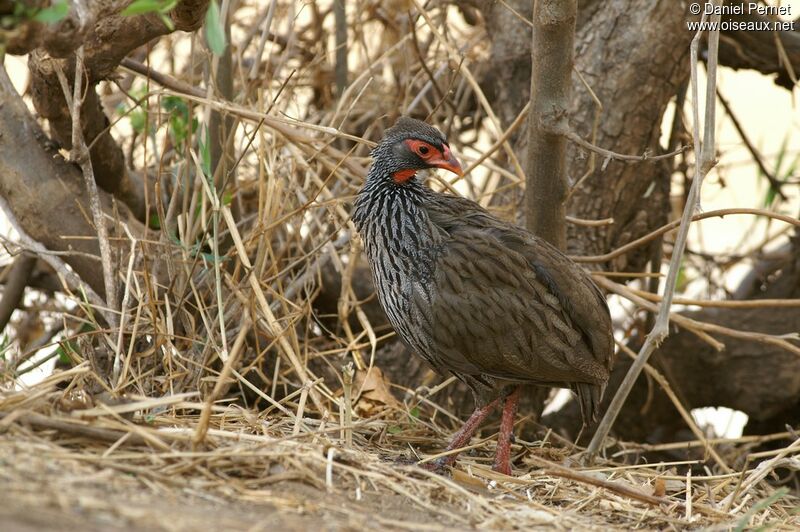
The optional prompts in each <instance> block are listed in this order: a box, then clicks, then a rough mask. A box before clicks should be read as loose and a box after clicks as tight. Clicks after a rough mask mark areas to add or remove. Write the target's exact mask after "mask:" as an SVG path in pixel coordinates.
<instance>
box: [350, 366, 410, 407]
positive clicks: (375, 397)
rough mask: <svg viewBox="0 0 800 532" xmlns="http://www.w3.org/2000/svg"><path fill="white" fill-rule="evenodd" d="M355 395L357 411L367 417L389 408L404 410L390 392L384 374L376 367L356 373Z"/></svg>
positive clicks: (354, 381) (354, 380)
mask: <svg viewBox="0 0 800 532" xmlns="http://www.w3.org/2000/svg"><path fill="white" fill-rule="evenodd" d="M359 393H360V395H358V394H359ZM353 395H354V396H356V397H357V401H356V404H355V410H357V411H358V412H360V413H362V414H364V415H367V416H368V415H370V414H373V413H375V411H376V410H382V409H383V407H387V406H388V407H393V408H402V405H401V404H400V402H399V401H398V400H397V399H395V397H394V396H393V395H392V393H391V392H390V391H389V384H388V382H387V380H386V377H384V375H383V372H382V371H381V370H380V369H379V368H376V367H372V368H371V369H369V370H367V371H364V370H359V371H356V374H355V378H354V379H353Z"/></svg>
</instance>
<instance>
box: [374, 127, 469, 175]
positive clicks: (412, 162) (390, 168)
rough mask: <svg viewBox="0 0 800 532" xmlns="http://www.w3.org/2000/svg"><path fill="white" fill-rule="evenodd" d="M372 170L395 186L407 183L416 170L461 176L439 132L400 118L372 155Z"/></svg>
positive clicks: (456, 161) (433, 128)
mask: <svg viewBox="0 0 800 532" xmlns="http://www.w3.org/2000/svg"><path fill="white" fill-rule="evenodd" d="M372 156H373V158H374V161H375V162H374V166H375V167H377V168H376V170H377V169H379V170H380V172H381V173H382V174H383V175H384V176H387V175H388V176H391V178H392V180H393V181H394V182H395V183H397V184H404V183H407V182H409V181H411V180H412V179H413V178H414V176H415V175H416V173H417V171H418V170H425V169H427V168H444V169H445V170H449V171H451V172H453V173H455V174H458V175H464V173H463V171H462V170H461V165H460V164H459V162H458V160H457V159H456V158H455V157H454V156H453V154H452V152H451V151H450V146H449V145H448V144H447V139H446V138H445V136H444V135H443V134H442V132H441V131H439V130H438V129H436V128H435V127H433V126H431V125H428V124H426V123H425V122H422V121H420V120H415V119H414V118H409V117H407V116H402V117H400V118H399V119H398V120H397V122H395V124H394V125H393V126H392V127H390V128H389V129H387V130H386V132H385V133H384V135H383V138H382V139H381V141H380V143H379V144H378V146H377V147H376V148H375V150H374V151H373V152H372Z"/></svg>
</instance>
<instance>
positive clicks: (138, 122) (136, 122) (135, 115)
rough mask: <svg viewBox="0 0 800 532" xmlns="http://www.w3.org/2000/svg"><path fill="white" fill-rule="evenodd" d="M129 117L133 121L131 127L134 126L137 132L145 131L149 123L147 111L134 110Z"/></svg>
mask: <svg viewBox="0 0 800 532" xmlns="http://www.w3.org/2000/svg"><path fill="white" fill-rule="evenodd" d="M128 119H129V120H130V121H131V128H133V130H134V131H135V132H136V133H139V134H142V133H144V126H145V124H146V123H147V112H145V111H133V112H132V113H131V114H130V115H128Z"/></svg>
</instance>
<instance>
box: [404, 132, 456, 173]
mask: <svg viewBox="0 0 800 532" xmlns="http://www.w3.org/2000/svg"><path fill="white" fill-rule="evenodd" d="M403 142H404V143H405V145H406V146H407V147H408V149H409V150H410V151H411V153H413V154H415V155H416V156H418V157H419V158H420V159H422V160H423V161H425V163H426V164H428V165H429V166H434V167H436V168H443V169H445V170H449V171H451V172H453V173H454V174H458V175H464V172H463V171H462V170H461V164H459V162H458V160H457V159H456V158H455V157H454V156H453V154H452V153H451V152H450V148H449V147H448V146H447V144H445V145H444V146H443V149H442V150H440V149H439V148H437V147H436V146H433V145H432V144H429V143H427V142H425V141H424V140H417V139H406V140H404V141H403ZM416 173H417V171H416V170H413V169H408V170H399V171H397V172H395V173H394V174H392V177H393V178H394V181H395V183H405V182H406V181H408V180H409V179H411V178H412V177H414V174H416Z"/></svg>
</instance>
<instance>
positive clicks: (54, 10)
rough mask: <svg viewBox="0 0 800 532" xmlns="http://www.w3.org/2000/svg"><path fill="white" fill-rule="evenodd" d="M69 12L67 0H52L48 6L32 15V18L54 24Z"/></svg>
mask: <svg viewBox="0 0 800 532" xmlns="http://www.w3.org/2000/svg"><path fill="white" fill-rule="evenodd" d="M67 13H69V3H68V2H67V0H53V3H52V4H50V7H46V8H44V9H42V10H41V11H39V12H38V13H36V14H35V15H34V16H33V20H35V21H37V22H44V23H45V24H55V23H56V22H58V21H59V20H61V19H63V18H64V17H66V16H67Z"/></svg>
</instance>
